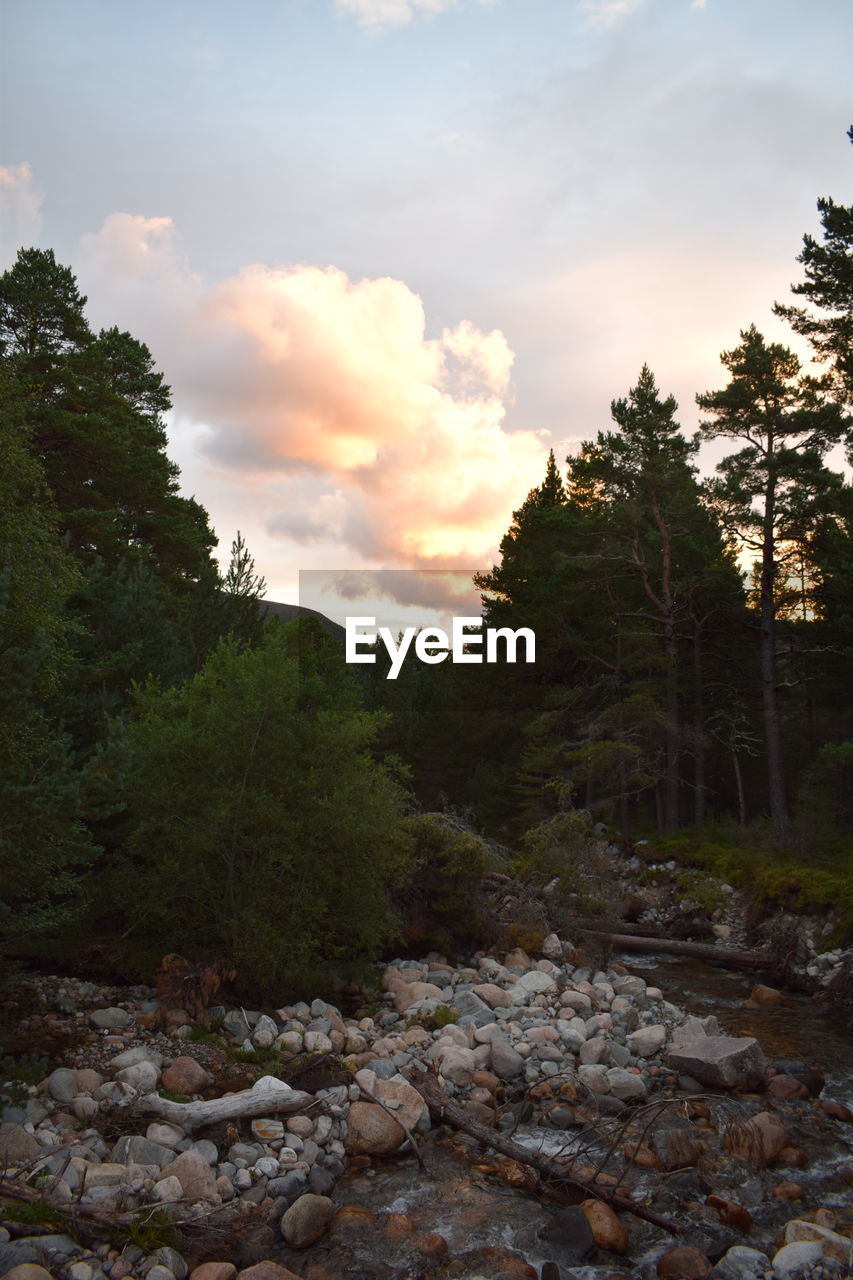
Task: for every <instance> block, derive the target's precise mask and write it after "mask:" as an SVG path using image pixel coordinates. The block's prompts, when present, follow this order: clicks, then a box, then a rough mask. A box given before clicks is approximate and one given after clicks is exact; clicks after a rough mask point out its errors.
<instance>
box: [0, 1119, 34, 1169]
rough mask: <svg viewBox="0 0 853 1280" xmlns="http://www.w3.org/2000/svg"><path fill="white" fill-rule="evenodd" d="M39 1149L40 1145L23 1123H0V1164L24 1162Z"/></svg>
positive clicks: (30, 1158) (19, 1163) (32, 1156)
mask: <svg viewBox="0 0 853 1280" xmlns="http://www.w3.org/2000/svg"><path fill="white" fill-rule="evenodd" d="M40 1151H41V1147H40V1146H39V1144H38V1143H37V1142H36V1140H35V1138H34V1137H33V1136H32V1134H29V1133H27V1131H26V1129H25V1128H24V1127H23V1125H20V1124H14V1123H12V1122H7V1123H5V1124H0V1166H3V1165H21V1164H26V1163H27V1162H28V1161H29V1160H33V1159H35V1157H36V1156H37V1155H38V1154H39V1152H40Z"/></svg>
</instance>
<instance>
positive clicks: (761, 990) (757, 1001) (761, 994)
mask: <svg viewBox="0 0 853 1280" xmlns="http://www.w3.org/2000/svg"><path fill="white" fill-rule="evenodd" d="M784 998H785V997H784V996H783V995H782V992H781V991H778V990H777V989H776V987H765V986H764V985H763V983H760V982H759V984H758V986H757V987H753V988H752V991H751V993H750V996H749V999H748V1000H746V1001H744V1004H745V1005H746V1007H747V1008H749V1009H752V1008H756V1007H757V1006H759V1005H762V1004H781V1003H782V1001H783V1000H784Z"/></svg>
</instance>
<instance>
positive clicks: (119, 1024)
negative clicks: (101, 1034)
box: [89, 1009, 134, 1031]
mask: <svg viewBox="0 0 853 1280" xmlns="http://www.w3.org/2000/svg"><path fill="white" fill-rule="evenodd" d="M89 1021H90V1022H91V1023H92V1024H93V1026H96V1027H99V1028H100V1029H101V1030H104V1031H123V1030H124V1029H125V1028H126V1027H132V1026H133V1021H134V1019H133V1014H132V1013H128V1012H127V1010H126V1009H96V1010H95V1012H94V1013H93V1014H91V1015H90V1018H89Z"/></svg>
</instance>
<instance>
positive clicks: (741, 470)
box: [696, 325, 848, 835]
mask: <svg viewBox="0 0 853 1280" xmlns="http://www.w3.org/2000/svg"><path fill="white" fill-rule="evenodd" d="M740 336H741V342H740V345H739V346H737V347H736V348H734V350H732V351H725V352H723V354H722V356H721V360H722V362H723V364H724V365H725V367H726V368H727V369H728V371H729V373H730V374H731V381H730V382H729V384H728V385H727V386H726V387H724V388H722V390H720V391H714V392H705V393H704V394H702V395H698V396H697V397H696V400H697V403H698V405H699V407H700V408H701V409H703V410H704V411H705V412H706V414H708V415H709V418H708V421H706V423H705V425H704V426H703V435H704V436H705V437H706V438H709V439H716V438H719V437H725V438H730V439H735V440H742V441H745V444H744V446H743V448H742V449H740V450H739V451H738V452H737V453H735V454H733V455H730V456H729V457H727V458H725V459H724V460H723V461H722V462H721V463H720V464H719V465H718V467H717V470H718V472H719V473H720V476H721V479H720V480H718V481H717V482H716V483H715V485H714V486H713V490H712V492H713V498H714V500H715V502H716V504H717V507H718V510H719V512H720V514H721V516H722V518H723V519H724V520H725V521H726V523H727V524H728V526H729V527H730V528H731V530H732V531H733V532H734V533H736V534H737V536H738V537H739V538H740V540H741V542H742V544H743V546H744V547H746V548H748V549H750V550H753V551H755V552H757V553H758V555H759V556H760V561H761V567H760V582H759V586H758V593H757V594H758V605H759V614H760V641H761V689H762V706H763V713H764V738H765V749H766V754H767V776H768V798H769V805H770V813H771V817H772V819H773V821H774V823H775V825H776V827H777V829H778V831H779V833H780V834H782V835H785V834H786V833H787V832H788V831H789V829H790V815H789V809H788V800H787V789H786V783H785V774H784V766H783V754H782V736H781V729H780V716H779V700H778V692H777V683H778V680H779V671H778V655H777V619H778V616H779V613H780V610H781V609H782V608H783V603H784V601H785V598H786V595H787V593H788V583H789V578H790V576H791V569H792V565H793V563H794V562H797V563H798V562H799V560H801V558H802V556H803V555H804V554H805V548H806V544H807V538H808V535H809V533H810V531H811V530H812V529H813V528H814V526H815V523H816V522H817V521H818V520H819V519H820V518H821V516H823V515H825V514H826V513H827V512H828V510H831V506H832V500H833V498H832V495H833V494H834V493H837V490H838V485H839V483H840V481H839V477H837V476H834V475H833V474H832V473H831V472H829V471H828V470H827V469H826V467H825V466H824V465H823V459H824V457H825V456H826V453H827V452H828V450H829V449H830V448H831V447H832V446H833V445H834V444H836V443H837V442H838V441H839V440H841V439H842V437H843V436H844V434H845V431H846V430H847V429H848V422H847V420H846V419H845V417H844V415H843V413H842V411H841V409H840V407H839V406H838V405H837V404H836V403H834V402H833V401H832V399H831V398H830V395H831V384H830V380H829V378H823V379H815V378H810V377H804V376H801V373H800V362H799V360H798V359H797V357H796V356H795V355H794V353H793V352H792V351H790V350H789V349H788V348H787V347H784V346H782V345H781V344H779V343H767V342H765V340H764V338H763V337H762V335H761V334H760V333H759V332H758V331H757V329H756V328H755V326H754V325H753V326H751V327H750V328H749V329H746V330H743V331H742V332H741V335H740Z"/></svg>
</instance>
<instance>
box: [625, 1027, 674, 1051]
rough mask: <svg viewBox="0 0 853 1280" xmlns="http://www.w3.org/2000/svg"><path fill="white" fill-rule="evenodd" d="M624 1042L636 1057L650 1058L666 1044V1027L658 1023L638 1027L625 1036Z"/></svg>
mask: <svg viewBox="0 0 853 1280" xmlns="http://www.w3.org/2000/svg"><path fill="white" fill-rule="evenodd" d="M625 1043H626V1044H627V1046H628V1048H629V1049H630V1050H631V1052H632V1053H635V1054H636V1055H637V1057H638V1058H650V1057H651V1056H652V1054H654V1053H657V1052H658V1050H659V1049H662V1048H663V1046H664V1045H665V1044H666V1027H663V1026H661V1025H660V1024H659V1023H655V1024H654V1025H652V1026H650V1027H638V1028H637V1030H636V1031H632V1032H630V1034H629V1035H627V1036H626V1037H625Z"/></svg>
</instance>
